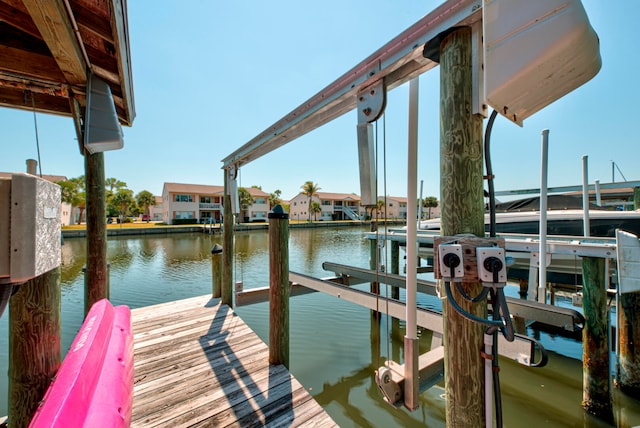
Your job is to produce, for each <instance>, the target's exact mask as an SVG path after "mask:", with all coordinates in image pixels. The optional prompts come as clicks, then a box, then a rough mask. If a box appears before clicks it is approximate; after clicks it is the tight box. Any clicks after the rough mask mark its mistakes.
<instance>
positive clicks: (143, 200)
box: [136, 190, 156, 215]
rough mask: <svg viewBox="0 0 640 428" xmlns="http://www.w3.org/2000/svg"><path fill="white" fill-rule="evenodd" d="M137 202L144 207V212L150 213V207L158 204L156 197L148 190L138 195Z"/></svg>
mask: <svg viewBox="0 0 640 428" xmlns="http://www.w3.org/2000/svg"><path fill="white" fill-rule="evenodd" d="M136 203H137V204H138V206H139V207H140V208H142V209H143V210H142V213H143V214H145V215H149V207H150V206H152V205H155V204H156V197H155V196H154V195H153V193H151V192H150V191H148V190H143V191H142V192H140V193H138V194H137V195H136Z"/></svg>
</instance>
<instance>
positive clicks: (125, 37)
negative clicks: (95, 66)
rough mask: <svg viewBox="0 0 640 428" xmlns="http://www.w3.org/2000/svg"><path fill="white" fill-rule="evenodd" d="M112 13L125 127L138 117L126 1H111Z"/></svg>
mask: <svg viewBox="0 0 640 428" xmlns="http://www.w3.org/2000/svg"><path fill="white" fill-rule="evenodd" d="M109 11H110V13H111V16H112V19H111V31H112V32H113V34H114V37H113V43H114V47H115V50H116V52H115V54H116V58H117V59H118V74H119V75H120V79H121V80H120V86H121V88H122V104H123V108H124V112H123V113H124V116H122V115H121V113H120V111H118V116H119V117H120V122H121V123H122V124H123V125H127V126H131V125H133V119H135V117H136V109H135V103H134V99H133V75H132V72H131V55H130V47H129V26H128V23H127V20H126V19H125V17H126V16H127V2H126V0H111V1H110V2H109Z"/></svg>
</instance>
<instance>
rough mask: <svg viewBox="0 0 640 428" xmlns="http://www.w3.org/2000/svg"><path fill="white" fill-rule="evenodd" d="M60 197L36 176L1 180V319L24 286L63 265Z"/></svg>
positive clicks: (52, 185)
mask: <svg viewBox="0 0 640 428" xmlns="http://www.w3.org/2000/svg"><path fill="white" fill-rule="evenodd" d="M60 195H61V190H60V186H58V185H57V184H55V183H52V182H50V181H47V180H43V179H42V178H38V177H36V176H34V175H30V174H23V173H14V174H12V175H11V177H10V178H1V179H0V218H2V219H3V220H4V219H9V221H2V222H0V316H2V313H3V312H4V309H5V308H6V306H7V303H8V301H9V298H10V297H11V295H12V294H13V293H15V292H16V291H17V287H18V286H19V285H20V284H23V283H25V282H27V281H29V280H31V279H33V278H35V277H37V276H40V275H42V274H44V273H46V272H49V271H51V270H53V269H55V268H57V267H58V266H60V264H61V261H62V256H61V247H60V246H61V234H60V229H61V228H60V201H61V199H60V198H61V196H60Z"/></svg>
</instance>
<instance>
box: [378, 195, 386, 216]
mask: <svg viewBox="0 0 640 428" xmlns="http://www.w3.org/2000/svg"><path fill="white" fill-rule="evenodd" d="M383 211H386V210H385V206H384V201H383V200H382V199H378V203H377V204H376V214H377V216H376V217H378V218H380V214H382V212H383ZM386 217H387V216H386V214H385V216H384V218H386Z"/></svg>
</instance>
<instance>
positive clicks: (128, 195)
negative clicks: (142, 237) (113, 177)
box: [111, 189, 134, 221]
mask: <svg viewBox="0 0 640 428" xmlns="http://www.w3.org/2000/svg"><path fill="white" fill-rule="evenodd" d="M111 201H112V203H113V204H114V205H116V206H118V207H119V208H120V216H121V219H122V220H124V217H125V216H126V215H127V210H128V209H129V207H130V206H131V205H133V204H134V200H133V190H129V189H120V190H118V191H117V192H116V194H115V195H113V198H112V200H111ZM122 220H121V221H122Z"/></svg>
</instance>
